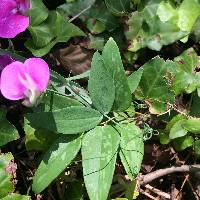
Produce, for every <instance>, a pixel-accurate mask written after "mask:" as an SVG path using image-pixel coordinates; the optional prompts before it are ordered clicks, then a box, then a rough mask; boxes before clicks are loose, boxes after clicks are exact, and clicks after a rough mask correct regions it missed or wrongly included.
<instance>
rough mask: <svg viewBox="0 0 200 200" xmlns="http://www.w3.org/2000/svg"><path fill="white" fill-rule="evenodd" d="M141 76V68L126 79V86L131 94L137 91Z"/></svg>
mask: <svg viewBox="0 0 200 200" xmlns="http://www.w3.org/2000/svg"><path fill="white" fill-rule="evenodd" d="M142 74H143V68H142V67H141V68H140V69H138V70H137V71H135V72H133V73H132V74H131V75H130V76H129V77H128V84H129V88H130V90H131V93H134V92H135V90H136V89H137V87H138V85H139V83H140V80H141V78H142Z"/></svg>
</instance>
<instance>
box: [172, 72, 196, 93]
mask: <svg viewBox="0 0 200 200" xmlns="http://www.w3.org/2000/svg"><path fill="white" fill-rule="evenodd" d="M197 85H198V84H197V82H196V75H195V74H189V73H186V72H184V71H181V72H179V73H177V75H176V76H175V79H174V81H173V85H172V88H173V90H174V92H175V95H179V94H181V93H183V92H187V93H192V92H193V91H194V90H196V88H197Z"/></svg>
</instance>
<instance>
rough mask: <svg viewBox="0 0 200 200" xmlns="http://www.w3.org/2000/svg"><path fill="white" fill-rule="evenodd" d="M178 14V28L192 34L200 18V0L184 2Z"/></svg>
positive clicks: (186, 0) (185, 0)
mask: <svg viewBox="0 0 200 200" xmlns="http://www.w3.org/2000/svg"><path fill="white" fill-rule="evenodd" d="M178 14H179V20H178V26H179V27H180V29H181V30H183V31H188V32H190V31H191V29H192V27H193V25H194V23H195V21H196V19H197V17H198V16H200V3H199V2H198V0H184V1H183V2H182V3H181V5H180V8H179V9H178Z"/></svg>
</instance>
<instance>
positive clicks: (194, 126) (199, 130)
mask: <svg viewBox="0 0 200 200" xmlns="http://www.w3.org/2000/svg"><path fill="white" fill-rule="evenodd" d="M182 126H183V128H184V129H186V130H187V131H188V132H191V133H195V134H200V120H199V119H195V118H191V119H188V120H186V121H184V123H183V125H182Z"/></svg>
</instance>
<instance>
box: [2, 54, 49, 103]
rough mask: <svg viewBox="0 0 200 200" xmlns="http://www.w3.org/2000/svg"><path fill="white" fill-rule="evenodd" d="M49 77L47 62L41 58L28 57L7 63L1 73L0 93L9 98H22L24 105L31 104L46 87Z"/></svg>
mask: <svg viewBox="0 0 200 200" xmlns="http://www.w3.org/2000/svg"><path fill="white" fill-rule="evenodd" d="M49 78H50V72H49V67H48V64H47V63H46V62H45V61H44V60H42V59H41V58H30V59H27V60H26V61H25V62H24V63H21V62H19V61H15V62H12V63H11V64H9V65H7V66H6V67H5V68H4V69H3V70H2V73H1V80H0V89H1V93H2V95H3V96H4V97H5V98H7V99H10V100H20V99H24V101H23V104H24V105H25V106H28V107H30V106H33V105H34V104H35V103H36V100H37V98H38V97H39V96H40V95H41V93H42V92H44V91H45V90H46V88H47V85H48V82H49Z"/></svg>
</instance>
